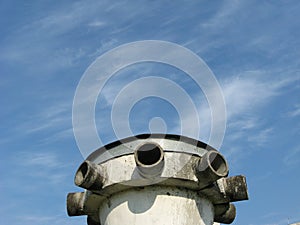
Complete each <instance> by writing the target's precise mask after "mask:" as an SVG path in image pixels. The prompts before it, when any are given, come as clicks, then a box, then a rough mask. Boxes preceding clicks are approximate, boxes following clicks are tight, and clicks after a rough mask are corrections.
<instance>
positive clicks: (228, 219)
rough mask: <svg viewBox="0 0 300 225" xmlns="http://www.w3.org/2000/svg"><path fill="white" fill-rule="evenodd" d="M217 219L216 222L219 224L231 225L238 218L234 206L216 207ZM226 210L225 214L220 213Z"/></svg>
mask: <svg viewBox="0 0 300 225" xmlns="http://www.w3.org/2000/svg"><path fill="white" fill-rule="evenodd" d="M214 207H215V217H214V221H215V222H218V223H225V224H230V223H232V222H233V221H234V219H235V216H236V208H235V206H234V205H233V204H227V205H226V204H222V205H215V206H214ZM222 210H224V211H225V212H224V213H223V214H221V215H220V212H221V211H222Z"/></svg>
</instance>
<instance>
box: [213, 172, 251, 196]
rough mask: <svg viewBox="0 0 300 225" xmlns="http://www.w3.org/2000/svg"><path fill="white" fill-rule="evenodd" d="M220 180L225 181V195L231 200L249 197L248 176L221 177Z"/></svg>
mask: <svg viewBox="0 0 300 225" xmlns="http://www.w3.org/2000/svg"><path fill="white" fill-rule="evenodd" d="M218 182H219V181H218ZM220 182H222V183H223V188H224V192H225V195H226V197H228V198H229V199H230V201H231V202H236V201H243V200H248V199H249V196H248V188H247V183H246V177H244V176H242V175H239V176H234V177H228V178H225V179H221V180H220Z"/></svg>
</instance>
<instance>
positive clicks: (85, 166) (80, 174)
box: [75, 162, 88, 185]
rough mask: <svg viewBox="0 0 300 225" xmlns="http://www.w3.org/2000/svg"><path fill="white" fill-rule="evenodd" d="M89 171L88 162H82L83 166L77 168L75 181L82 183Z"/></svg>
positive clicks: (78, 183)
mask: <svg viewBox="0 0 300 225" xmlns="http://www.w3.org/2000/svg"><path fill="white" fill-rule="evenodd" d="M87 172H88V164H87V162H84V163H82V164H81V166H80V167H79V169H78V170H77V173H76V176H75V183H76V184H77V185H80V184H81V183H82V182H83V181H84V179H85V177H86V174H87Z"/></svg>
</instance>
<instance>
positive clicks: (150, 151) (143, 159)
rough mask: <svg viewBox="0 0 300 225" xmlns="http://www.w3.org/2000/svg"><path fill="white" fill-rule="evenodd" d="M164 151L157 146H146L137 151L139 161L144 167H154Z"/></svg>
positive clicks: (148, 144)
mask: <svg viewBox="0 0 300 225" xmlns="http://www.w3.org/2000/svg"><path fill="white" fill-rule="evenodd" d="M161 155H162V151H161V149H160V147H159V146H157V145H156V144H150V143H147V144H144V145H142V146H140V147H139V148H138V149H137V150H136V156H137V160H138V161H139V162H140V163H142V164H144V165H152V164H155V163H156V162H158V161H159V160H160V158H161Z"/></svg>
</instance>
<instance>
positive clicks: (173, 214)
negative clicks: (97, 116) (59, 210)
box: [67, 134, 248, 225]
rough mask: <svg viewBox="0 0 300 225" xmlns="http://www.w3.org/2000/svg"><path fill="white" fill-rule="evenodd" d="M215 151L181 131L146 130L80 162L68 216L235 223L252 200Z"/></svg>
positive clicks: (143, 224)
mask: <svg viewBox="0 0 300 225" xmlns="http://www.w3.org/2000/svg"><path fill="white" fill-rule="evenodd" d="M228 172H229V170H228V164H227V162H226V160H225V158H224V157H223V156H222V155H221V154H220V153H219V152H218V151H217V150H215V149H213V148H212V147H210V146H208V145H206V144H205V143H203V142H200V141H197V140H194V139H191V138H187V137H184V136H179V135H163V134H151V135H150V134H143V135H138V136H134V137H129V138H126V139H123V140H120V141H117V142H113V143H111V144H108V145H106V146H104V147H102V148H100V149H98V150H96V151H94V152H93V153H92V154H91V155H90V156H88V157H87V159H86V160H85V161H84V162H83V163H82V164H81V165H80V166H79V168H78V170H77V172H76V174H75V184H76V185H77V186H79V187H82V188H84V189H85V191H84V192H78V193H69V194H68V196H67V212H68V215H69V216H81V215H87V224H88V225H120V224H122V225H154V224H159V225H213V224H216V223H223V224H230V223H232V222H233V220H234V219H235V216H236V208H235V206H234V205H233V204H232V202H236V201H242V200H247V199H248V192H247V185H246V180H245V177H244V176H242V175H239V176H233V177H227V176H228Z"/></svg>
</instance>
